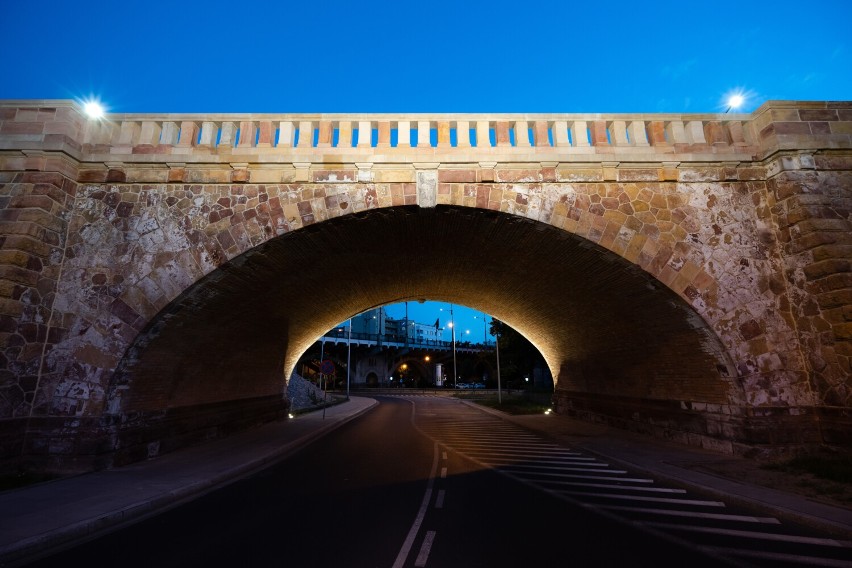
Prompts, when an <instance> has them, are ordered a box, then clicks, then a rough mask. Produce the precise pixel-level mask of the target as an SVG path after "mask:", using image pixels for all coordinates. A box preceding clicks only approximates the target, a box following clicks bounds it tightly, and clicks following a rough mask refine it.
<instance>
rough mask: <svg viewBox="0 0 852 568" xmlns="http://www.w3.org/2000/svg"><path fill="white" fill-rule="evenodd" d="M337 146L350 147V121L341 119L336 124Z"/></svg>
mask: <svg viewBox="0 0 852 568" xmlns="http://www.w3.org/2000/svg"><path fill="white" fill-rule="evenodd" d="M337 147H338V148H351V147H352V121H351V120H341V121H340V122H339V123H338V125H337Z"/></svg>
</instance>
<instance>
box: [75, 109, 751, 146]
mask: <svg viewBox="0 0 852 568" xmlns="http://www.w3.org/2000/svg"><path fill="white" fill-rule="evenodd" d="M705 116H706V115H705ZM729 116H730V118H728V117H729ZM751 138H752V135H751V131H750V129H749V128H748V121H744V120H743V116H737V115H717V118H709V119H708V118H704V117H702V118H700V119H698V118H692V117H690V116H689V115H682V116H680V117H674V118H651V119H648V118H631V117H628V116H617V115H614V116H613V117H612V118H606V117H601V116H600V115H587V116H583V115H575V116H573V117H569V116H565V117H564V118H560V117H558V116H557V117H548V118H536V117H535V116H533V117H532V119H528V118H527V117H518V118H515V117H513V116H511V115H504V116H500V115H496V116H494V117H491V118H482V117H481V116H475V115H474V116H470V117H459V116H447V117H440V116H438V117H430V118H422V117H417V118H416V119H410V120H405V119H401V118H400V119H394V118H393V117H390V116H378V115H372V116H370V117H358V116H357V115H356V116H353V117H351V118H350V119H346V118H325V117H309V116H305V117H295V118H287V119H285V120H275V119H273V118H270V117H264V118H244V117H239V118H238V119H237V118H235V119H233V120H227V118H225V119H220V120H215V119H213V117H211V118H208V119H204V120H192V119H189V120H175V119H172V120H169V119H163V120H157V119H153V118H149V117H145V116H140V117H138V118H135V117H132V116H124V117H122V118H120V119H118V120H106V121H101V122H94V121H93V122H90V123H89V124H88V126H87V128H86V132H85V137H84V140H83V143H84V144H87V145H89V146H90V147H98V146H109V147H110V148H109V150H108V151H109V152H112V153H144V152H145V148H156V149H157V151H160V152H163V153H186V152H190V151H192V149H193V148H206V149H208V150H218V151H225V150H227V149H229V148H230V149H231V150H232V151H233V150H236V151H238V152H239V151H245V150H247V149H252V150H254V149H269V150H283V149H292V148H296V149H299V150H301V149H315V148H320V149H322V148H338V149H344V148H345V149H349V148H380V149H387V148H415V149H424V148H426V149H432V148H437V149H440V150H447V149H450V148H464V149H477V148H479V149H485V148H500V149H508V148H517V149H522V150H525V151H533V150H535V149H539V148H559V149H567V148H578V149H579V148H585V149H586V150H588V151H595V149H598V148H606V147H611V148H647V149H648V150H649V151H650V149H651V148H652V147H659V148H660V149H663V148H668V150H667V151H669V152H671V151H672V150H671V149H672V147H678V146H681V148H682V149H684V150H685V151H690V150H688V149H687V148H688V147H695V146H700V147H706V149H708V150H709V149H711V148H713V149H719V148H725V147H730V148H731V150H732V151H737V149H738V148H742V147H744V146H748V145H749V144H751V143H752V140H751Z"/></svg>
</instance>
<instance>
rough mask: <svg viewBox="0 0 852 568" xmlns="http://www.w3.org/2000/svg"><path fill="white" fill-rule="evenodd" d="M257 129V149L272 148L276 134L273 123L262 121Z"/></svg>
mask: <svg viewBox="0 0 852 568" xmlns="http://www.w3.org/2000/svg"><path fill="white" fill-rule="evenodd" d="M257 129H258V135H257V147H258V148H271V147H272V144H273V143H274V142H275V132H274V131H273V129H272V121H271V120H261V121H260V122H258V124H257Z"/></svg>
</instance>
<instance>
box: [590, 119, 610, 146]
mask: <svg viewBox="0 0 852 568" xmlns="http://www.w3.org/2000/svg"><path fill="white" fill-rule="evenodd" d="M589 132H590V133H591V135H592V146H609V139H608V138H607V135H606V133H607V129H606V122H605V121H603V120H593V121H592V123H591V124H590V125H589Z"/></svg>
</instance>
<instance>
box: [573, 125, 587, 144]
mask: <svg viewBox="0 0 852 568" xmlns="http://www.w3.org/2000/svg"><path fill="white" fill-rule="evenodd" d="M588 129H589V125H588V123H587V122H586V121H585V120H575V121H574V122H572V123H571V139H572V140H573V141H574V146H577V147H583V148H588V147H589V132H588Z"/></svg>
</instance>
